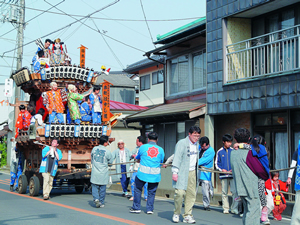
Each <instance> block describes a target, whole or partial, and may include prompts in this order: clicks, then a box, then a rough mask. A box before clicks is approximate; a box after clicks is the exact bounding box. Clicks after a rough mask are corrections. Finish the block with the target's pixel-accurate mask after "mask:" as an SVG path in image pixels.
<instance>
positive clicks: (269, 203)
mask: <svg viewBox="0 0 300 225" xmlns="http://www.w3.org/2000/svg"><path fill="white" fill-rule="evenodd" d="M266 191H267V196H266V198H267V208H268V214H269V213H270V212H271V211H272V210H273V209H274V199H273V195H272V191H271V190H268V189H266Z"/></svg>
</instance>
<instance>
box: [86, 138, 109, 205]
mask: <svg viewBox="0 0 300 225" xmlns="http://www.w3.org/2000/svg"><path fill="white" fill-rule="evenodd" d="M99 143H100V145H99V146H95V147H94V148H93V150H92V153H91V160H92V162H91V163H92V172H91V183H92V195H93V200H94V203H95V206H96V208H103V207H104V200H105V194H106V185H107V184H108V164H111V163H112V162H113V157H112V154H111V152H110V151H109V150H107V149H106V146H107V145H108V144H109V143H108V136H104V135H102V136H101V137H100V140H99Z"/></svg>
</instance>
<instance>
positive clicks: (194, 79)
mask: <svg viewBox="0 0 300 225" xmlns="http://www.w3.org/2000/svg"><path fill="white" fill-rule="evenodd" d="M205 26H206V20H205V17H204V18H200V19H198V20H196V21H194V22H192V23H189V24H187V25H185V26H182V27H180V28H178V29H176V30H173V31H171V32H169V33H167V34H164V35H161V36H158V37H157V41H156V42H154V44H156V45H158V44H159V45H161V46H160V47H157V48H156V49H153V50H151V51H149V52H146V53H145V55H146V56H147V57H148V59H145V60H142V61H139V62H137V63H135V64H132V65H129V66H128V67H127V68H126V70H125V71H126V72H129V73H138V74H139V76H140V92H139V101H140V105H143V106H148V107H149V106H152V107H149V109H147V110H144V111H141V112H139V113H136V114H133V115H131V116H128V117H126V118H125V120H126V123H127V124H130V123H132V122H140V123H141V124H142V125H143V134H145V133H147V132H148V131H150V130H154V131H156V132H157V133H158V134H159V139H158V144H159V145H160V146H161V147H163V148H164V150H165V154H166V157H169V156H171V155H172V154H173V153H174V148H175V145H176V142H177V141H178V140H180V139H182V138H184V137H186V136H187V134H188V130H189V128H190V127H191V126H192V125H198V126H200V128H201V129H202V131H203V133H204V114H205V112H206V107H205V103H206V47H205V45H206V38H205V37H206V32H205ZM203 133H202V134H203Z"/></svg>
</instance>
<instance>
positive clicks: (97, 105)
mask: <svg viewBox="0 0 300 225" xmlns="http://www.w3.org/2000/svg"><path fill="white" fill-rule="evenodd" d="M90 101H91V104H92V105H93V108H92V120H93V124H101V113H102V109H101V104H102V97H101V94H100V87H99V86H95V87H94V89H93V93H92V94H90Z"/></svg>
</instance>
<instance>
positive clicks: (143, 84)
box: [140, 74, 150, 91]
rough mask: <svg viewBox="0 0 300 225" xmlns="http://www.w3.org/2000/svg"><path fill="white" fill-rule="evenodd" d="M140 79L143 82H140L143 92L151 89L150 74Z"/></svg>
mask: <svg viewBox="0 0 300 225" xmlns="http://www.w3.org/2000/svg"><path fill="white" fill-rule="evenodd" d="M140 79H141V81H140V82H141V85H140V87H141V91H143V90H148V89H150V74H147V75H145V76H141V77H140Z"/></svg>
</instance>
